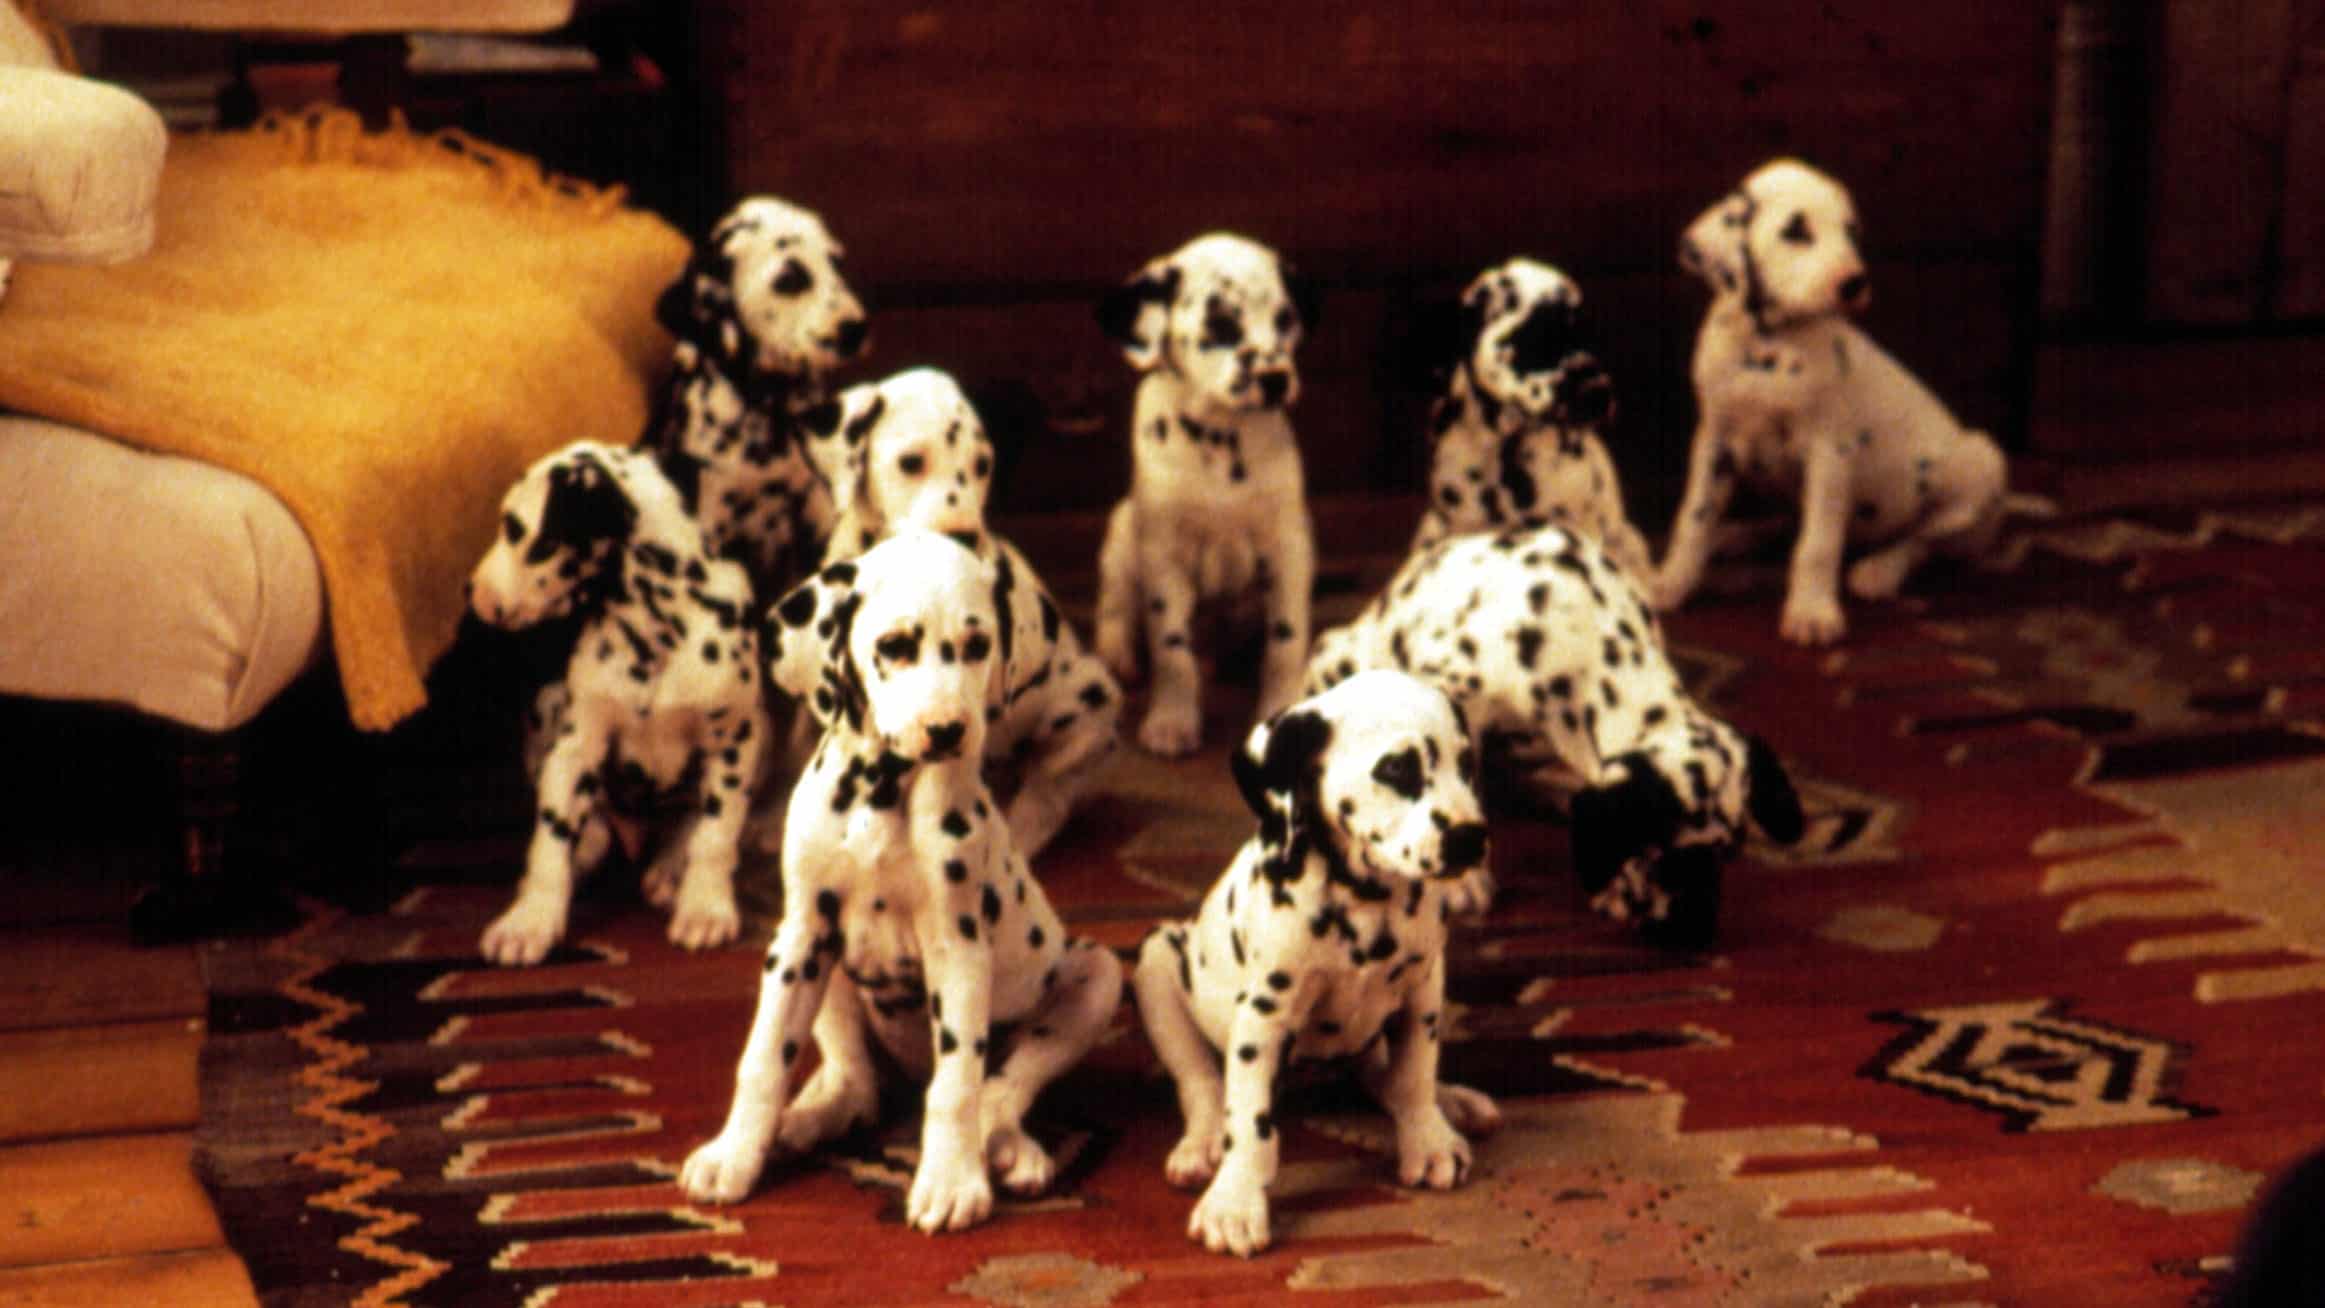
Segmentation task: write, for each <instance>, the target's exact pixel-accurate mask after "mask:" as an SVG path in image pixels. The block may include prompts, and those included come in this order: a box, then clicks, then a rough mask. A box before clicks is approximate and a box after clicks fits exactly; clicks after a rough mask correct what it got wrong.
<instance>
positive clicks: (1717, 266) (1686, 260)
mask: <svg viewBox="0 0 2325 1308" xmlns="http://www.w3.org/2000/svg"><path fill="white" fill-rule="evenodd" d="M1751 223H1752V200H1751V197H1750V196H1747V195H1745V194H1744V193H1743V192H1742V191H1736V192H1733V193H1731V194H1730V195H1728V196H1727V197H1726V198H1724V199H1722V200H1721V201H1720V202H1719V203H1717V204H1715V205H1713V206H1712V207H1710V208H1709V209H1706V210H1704V211H1703V212H1702V213H1701V214H1700V215H1698V216H1697V217H1696V220H1695V221H1694V222H1692V223H1690V224H1688V227H1687V233H1686V235H1684V236H1682V237H1680V238H1679V266H1680V267H1681V268H1683V269H1685V270H1686V271H1688V272H1690V273H1693V274H1694V275H1695V276H1697V277H1699V278H1701V279H1703V281H1704V282H1706V283H1707V284H1709V285H1710V287H1711V288H1712V290H1713V291H1715V292H1717V293H1719V294H1722V295H1734V294H1738V293H1740V292H1742V291H1743V290H1744V259H1745V250H1744V242H1745V239H1746V238H1747V237H1748V236H1749V235H1750V229H1751Z"/></svg>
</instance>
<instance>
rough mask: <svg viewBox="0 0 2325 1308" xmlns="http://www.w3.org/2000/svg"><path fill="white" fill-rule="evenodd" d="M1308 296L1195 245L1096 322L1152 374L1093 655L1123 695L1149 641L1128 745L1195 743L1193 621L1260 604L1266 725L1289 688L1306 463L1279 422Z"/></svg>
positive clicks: (1257, 260)
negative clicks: (1141, 698)
mask: <svg viewBox="0 0 2325 1308" xmlns="http://www.w3.org/2000/svg"><path fill="white" fill-rule="evenodd" d="M1315 318H1316V309H1315V302H1314V298H1313V297H1312V296H1311V295H1310V294H1309V293H1308V292H1307V291H1306V290H1305V288H1304V287H1303V286H1302V285H1301V284H1300V283H1299V282H1298V281H1297V280H1296V279H1294V278H1292V277H1290V276H1288V275H1287V273H1286V271H1285V269H1284V266H1283V263H1282V261H1281V260H1280V259H1278V258H1277V256H1276V254H1275V252H1274V251H1272V250H1270V249H1268V248H1267V247H1266V246H1263V245H1260V244H1257V243H1256V242H1253V241H1250V240H1247V239H1245V238H1244V237H1241V236H1235V235H1230V234H1226V233H1212V234H1210V235H1207V236H1201V237H1198V238H1196V239H1195V240H1193V241H1190V242H1188V243H1187V244H1186V245H1184V246H1182V247H1181V248H1180V249H1179V250H1178V251H1177V252H1176V253H1174V254H1169V255H1166V256H1164V257H1162V258H1160V259H1156V260H1155V261H1153V262H1152V263H1149V264H1148V265H1146V267H1145V268H1144V269H1142V270H1140V271H1139V273H1138V274H1137V275H1136V276H1134V277H1132V278H1131V279H1130V280H1129V281H1128V282H1126V283H1124V284H1123V285H1122V286H1121V287H1119V288H1118V289H1116V290H1114V291H1112V292H1110V293H1108V295H1107V296H1106V298H1105V299H1104V300H1103V301H1102V302H1101V303H1100V305H1099V307H1098V321H1099V323H1100V325H1101V326H1103V327H1104V328H1105V330H1106V332H1107V334H1108V335H1110V336H1112V337H1113V338H1114V339H1115V340H1116V341H1118V342H1119V343H1120V344H1121V346H1122V352H1123V354H1124V355H1125V356H1126V357H1127V358H1128V359H1129V360H1130V364H1131V366H1132V367H1133V368H1136V369H1138V370H1139V371H1140V372H1142V373H1144V374H1145V376H1144V377H1143V378H1142V379H1141V380H1140V382H1139V384H1138V395H1137V399H1136V402H1135V404H1134V406H1133V408H1132V411H1131V484H1130V494H1129V495H1128V496H1127V497H1125V498H1124V499H1123V500H1122V501H1121V503H1119V504H1117V505H1116V506H1115V508H1114V511H1113V513H1112V515H1111V516H1109V517H1108V518H1107V520H1106V538H1105V542H1104V544H1103V545H1102V546H1101V547H1100V549H1099V553H1098V622H1097V640H1096V645H1097V651H1098V657H1100V658H1101V659H1104V660H1105V662H1106V666H1107V667H1109V668H1111V669H1113V671H1114V675H1115V676H1116V677H1118V678H1120V679H1121V680H1122V682H1123V683H1124V684H1128V683H1129V682H1131V681H1132V680H1134V679H1135V677H1136V675H1137V671H1138V654H1137V638H1138V634H1139V632H1140V630H1141V628H1142V627H1143V629H1144V631H1145V634H1146V647H1147V661H1148V663H1149V665H1150V671H1151V673H1152V676H1153V687H1152V693H1151V696H1150V698H1149V701H1148V705H1147V711H1146V719H1145V721H1144V722H1142V723H1140V724H1139V728H1138V741H1139V744H1141V745H1143V746H1144V747H1146V749H1148V750H1149V751H1151V752H1153V753H1156V754H1161V755H1165V756H1176V755H1181V754H1186V753H1189V752H1191V751H1192V750H1194V748H1195V747H1196V745H1197V744H1199V743H1200V739H1201V735H1202V725H1203V715H1202V691H1201V686H1200V685H1199V680H1200V676H1201V669H1200V665H1199V664H1198V663H1197V661H1196V657H1195V650H1194V645H1193V640H1194V629H1195V620H1196V615H1197V610H1198V608H1199V607H1200V606H1201V605H1203V604H1205V603H1209V602H1217V601H1224V602H1227V603H1228V604H1230V605H1232V606H1233V607H1234V608H1236V609H1241V610H1248V609H1249V608H1251V607H1252V604H1251V601H1252V600H1254V599H1256V600H1257V608H1258V611H1259V617H1260V622H1261V632H1262V637H1263V642H1264V646H1263V649H1264V652H1263V653H1262V655H1261V660H1260V680H1259V708H1258V713H1257V715H1256V716H1258V717H1260V718H1262V719H1264V718H1266V717H1267V716H1268V715H1269V714H1271V713H1273V712H1274V711H1275V710H1277V709H1279V708H1281V707H1283V706H1284V705H1285V704H1288V703H1290V702H1291V700H1292V698H1293V697H1294V696H1295V695H1296V694H1297V693H1298V691H1299V682H1300V666H1301V663H1302V662H1303V661H1304V660H1305V659H1306V657H1307V650H1308V613H1309V599H1310V595H1309V590H1310V587H1311V586H1312V585H1313V584H1314V580H1315V570H1316V563H1315V544H1314V540H1313V538H1312V534H1311V528H1310V525H1309V522H1308V506H1307V499H1306V494H1305V491H1304V489H1303V480H1302V474H1301V469H1300V450H1299V446H1298V444H1297V443H1296V442H1295V441H1294V439H1293V436H1292V427H1291V424H1290V423H1289V422H1288V421H1286V419H1285V416H1284V413H1285V410H1286V409H1288V408H1289V407H1290V406H1291V405H1292V404H1293V402H1294V401H1296V400H1297V399H1298V398H1299V392H1300V381H1299V373H1298V371H1297V370H1296V369H1295V367H1294V365H1293V362H1292V354H1293V351H1294V350H1295V349H1296V348H1297V347H1298V346H1299V343H1300V337H1301V334H1302V332H1303V331H1305V330H1306V329H1307V328H1308V327H1310V326H1312V325H1313V324H1314V322H1315Z"/></svg>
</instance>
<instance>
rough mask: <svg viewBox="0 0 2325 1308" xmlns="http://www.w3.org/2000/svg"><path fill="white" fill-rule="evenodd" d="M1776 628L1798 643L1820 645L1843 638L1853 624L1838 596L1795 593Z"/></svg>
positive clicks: (1786, 602) (1788, 638) (1786, 604)
mask: <svg viewBox="0 0 2325 1308" xmlns="http://www.w3.org/2000/svg"><path fill="white" fill-rule="evenodd" d="M1776 629H1777V631H1778V632H1780V633H1781V634H1782V635H1783V637H1784V639H1786V640H1789V641H1791V642H1792V643H1793V644H1795V645H1808V646H1819V645H1830V644H1832V643H1833V642H1834V641H1836V640H1839V639H1840V638H1841V635H1842V633H1843V632H1846V631H1847V630H1848V629H1849V624H1848V620H1847V619H1845V618H1843V617H1842V616H1841V606H1840V603H1839V602H1838V601H1837V600H1833V599H1829V598H1817V599H1808V598H1805V597H1803V596H1798V595H1795V596H1793V597H1791V598H1790V599H1787V600H1785V601H1784V616H1783V618H1782V619H1781V621H1779V622H1778V624H1777V628H1776Z"/></svg>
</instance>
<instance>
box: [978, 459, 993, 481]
mask: <svg viewBox="0 0 2325 1308" xmlns="http://www.w3.org/2000/svg"><path fill="white" fill-rule="evenodd" d="M974 471H975V472H976V474H977V480H979V481H983V480H984V479H985V478H987V477H989V476H991V475H992V473H993V460H992V459H991V458H989V457H987V456H986V455H983V454H980V455H978V456H977V463H976V466H975V468H974Z"/></svg>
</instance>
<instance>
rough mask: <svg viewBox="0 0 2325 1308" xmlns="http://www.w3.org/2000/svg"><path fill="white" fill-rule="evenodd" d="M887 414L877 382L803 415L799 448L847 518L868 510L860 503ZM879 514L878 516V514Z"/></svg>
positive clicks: (837, 510) (853, 389) (834, 505)
mask: <svg viewBox="0 0 2325 1308" xmlns="http://www.w3.org/2000/svg"><path fill="white" fill-rule="evenodd" d="M887 411H888V400H887V397H885V396H883V395H881V394H880V388H879V386H877V385H876V384H873V383H870V382H866V383H864V384H862V385H859V386H850V387H849V388H847V389H846V390H844V391H841V392H840V393H839V396H838V397H837V398H836V399H831V400H826V401H824V402H823V403H821V404H818V405H816V406H815V407H814V408H812V409H809V410H808V411H807V412H805V413H803V414H801V415H800V416H799V425H800V434H801V437H802V440H801V442H800V447H801V449H802V450H803V451H804V452H805V453H806V455H807V461H808V464H809V465H810V466H811V467H813V468H814V469H815V471H816V474H817V475H818V476H820V477H822V478H823V480H824V484H825V485H827V486H829V487H831V493H832V509H833V511H834V512H835V513H836V514H837V515H839V516H841V517H849V516H850V515H854V514H856V513H858V512H859V511H864V510H867V509H868V508H869V506H866V505H864V504H862V503H861V501H862V499H863V496H864V488H865V484H866V482H867V480H868V479H867V478H866V476H865V470H866V468H867V467H868V466H869V465H868V462H867V460H868V459H869V457H870V450H871V447H872V429H873V428H874V427H877V426H879V425H880V419H881V417H882V416H883V415H885V414H886V413H887ZM875 516H877V515H875Z"/></svg>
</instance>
